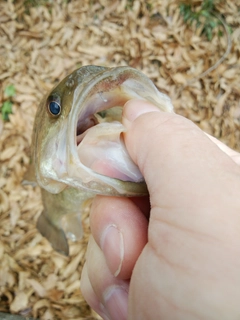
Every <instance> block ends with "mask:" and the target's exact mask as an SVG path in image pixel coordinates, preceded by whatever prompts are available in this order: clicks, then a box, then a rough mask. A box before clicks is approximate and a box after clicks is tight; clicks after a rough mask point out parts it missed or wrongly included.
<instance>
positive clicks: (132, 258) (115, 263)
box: [90, 196, 148, 279]
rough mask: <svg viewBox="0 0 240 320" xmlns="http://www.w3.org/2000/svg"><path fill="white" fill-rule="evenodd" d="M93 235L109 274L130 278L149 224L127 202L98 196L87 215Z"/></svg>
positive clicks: (139, 212) (133, 206)
mask: <svg viewBox="0 0 240 320" xmlns="http://www.w3.org/2000/svg"><path fill="white" fill-rule="evenodd" d="M90 226H91V232H92V235H93V237H94V239H95V241H96V242H97V244H98V245H99V247H100V248H101V249H102V251H103V253H104V256H105V259H106V263H107V265H108V268H109V270H110V271H111V273H112V275H114V276H115V277H118V278H120V279H129V278H130V276H131V273H132V270H133V267H134V265H135V263H136V260H137V259H138V257H139V255H140V253H141V251H142V249H143V247H144V246H145V244H146V243H147V228H148V221H147V219H146V217H145V216H144V215H143V213H142V211H141V210H140V209H139V207H138V206H137V205H136V204H135V203H134V202H133V201H131V200H130V199H127V198H117V197H104V196H97V197H96V198H95V199H94V201H93V204H92V208H91V213H90Z"/></svg>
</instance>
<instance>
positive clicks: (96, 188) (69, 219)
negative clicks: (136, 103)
mask: <svg viewBox="0 0 240 320" xmlns="http://www.w3.org/2000/svg"><path fill="white" fill-rule="evenodd" d="M133 98H137V99H143V100H147V101H149V102H151V103H153V104H154V105H156V106H157V107H159V108H160V109H161V110H163V111H167V112H172V111H173V107H172V104H171V101H170V99H169V97H168V96H166V95H165V94H163V93H161V92H159V91H158V90H157V88H156V87H155V86H154V84H153V83H152V81H151V80H150V79H148V78H147V77H146V76H145V75H144V74H143V73H141V72H140V71H138V70H136V69H133V68H130V67H117V68H105V67H100V66H85V67H82V68H80V69H78V70H76V71H74V72H73V73H71V74H70V75H69V76H67V77H66V78H65V79H63V80H62V81H61V82H60V83H59V84H58V85H57V86H56V87H55V88H54V89H53V90H52V91H51V92H50V93H49V94H48V95H47V96H46V97H45V98H44V99H43V101H42V102H41V104H40V106H39V108H38V110H37V113H36V117H35V123H34V130H33V140H32V163H33V166H34V169H35V176H36V180H37V183H38V184H39V185H40V187H41V188H42V201H43V206H44V210H43V212H42V214H41V216H40V217H39V219H38V222H37V228H38V230H39V231H40V232H41V234H42V235H43V236H44V237H46V238H47V239H48V240H49V241H50V243H51V244H52V247H53V248H54V249H55V250H57V251H58V252H61V253H63V254H65V255H68V253H69V248H68V241H67V238H70V239H72V240H77V239H80V238H81V236H82V227H81V211H82V210H83V207H84V204H85V202H86V201H87V200H88V199H90V198H93V197H94V196H95V195H96V194H101V195H111V196H126V197H131V196H142V195H144V194H147V187H146V184H145V182H144V179H143V177H142V175H141V173H140V171H139V169H138V167H137V166H136V164H135V163H134V162H133V161H132V160H131V158H130V157H129V155H128V152H127V150H126V148H125V145H124V141H123V138H122V132H124V131H125V128H124V126H123V125H122V123H121V117H122V107H123V105H124V104H125V103H126V102H127V101H128V100H130V99H133ZM106 167H107V172H109V174H108V176H107V175H105V174H103V172H106V170H105V169H104V168H106ZM104 170H105V171H104Z"/></svg>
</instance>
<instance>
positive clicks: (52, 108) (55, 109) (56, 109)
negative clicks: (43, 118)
mask: <svg viewBox="0 0 240 320" xmlns="http://www.w3.org/2000/svg"><path fill="white" fill-rule="evenodd" d="M48 110H49V112H50V113H51V115H53V116H58V115H59V114H60V113H61V106H60V104H59V103H57V102H56V101H51V102H49V104H48Z"/></svg>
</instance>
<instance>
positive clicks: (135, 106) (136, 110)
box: [123, 99, 159, 125]
mask: <svg viewBox="0 0 240 320" xmlns="http://www.w3.org/2000/svg"><path fill="white" fill-rule="evenodd" d="M152 111H158V112H159V108H158V107H156V106H154V105H153V104H151V103H150V102H148V101H145V100H134V99H133V100H129V101H127V102H126V103H125V105H124V108H123V124H124V125H126V123H125V122H124V118H125V119H126V120H127V122H128V121H129V122H133V121H134V120H135V119H137V118H138V117H139V116H141V115H142V114H144V113H148V112H152Z"/></svg>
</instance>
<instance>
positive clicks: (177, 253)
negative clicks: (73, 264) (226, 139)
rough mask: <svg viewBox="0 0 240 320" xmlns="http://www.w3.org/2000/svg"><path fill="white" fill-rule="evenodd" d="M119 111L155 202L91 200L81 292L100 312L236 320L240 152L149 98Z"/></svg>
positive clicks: (239, 308)
mask: <svg viewBox="0 0 240 320" xmlns="http://www.w3.org/2000/svg"><path fill="white" fill-rule="evenodd" d="M123 117H124V118H123V124H124V125H125V126H126V128H127V133H126V134H125V137H124V139H125V143H126V147H127V149H128V151H129V153H130V156H131V157H132V159H133V160H134V161H135V162H136V163H137V165H138V166H139V168H140V170H141V172H142V174H143V176H144V178H145V180H146V183H147V186H148V189H149V194H150V197H149V198H150V203H151V206H149V201H148V200H149V199H148V198H145V199H127V198H112V197H103V196H98V197H97V198H96V199H95V201H94V203H93V206H92V210H91V214H90V224H91V231H92V236H91V238H90V241H89V245H88V252H87V261H86V263H85V266H84V269H83V273H82V278H81V290H82V293H83V295H84V297H85V298H86V300H87V302H88V303H89V304H90V305H91V307H92V308H93V309H95V311H96V312H98V313H99V314H100V315H101V316H102V317H103V318H104V319H111V320H115V319H118V320H123V319H137V320H141V319H148V320H151V319H153V320H155V319H163V320H200V319H207V320H219V319H221V320H225V319H226V320H235V319H236V320H239V319H240V196H239V194H240V168H239V163H240V155H239V154H238V153H237V152H235V151H233V150H231V149H229V148H228V147H226V146H225V145H224V144H222V143H221V142H219V141H218V140H216V139H214V138H212V137H210V136H208V135H206V134H205V133H204V132H203V131H201V130H200V129H199V128H198V127H197V126H195V125H194V124H193V123H192V122H191V121H189V120H187V119H185V118H183V117H181V116H178V115H176V114H169V113H164V112H161V111H159V110H158V109H157V108H156V107H154V106H153V105H151V104H149V103H147V102H143V101H136V100H135V101H134V100H132V101H129V102H127V104H126V105H125V107H124V114H123ZM150 208H151V209H150Z"/></svg>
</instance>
